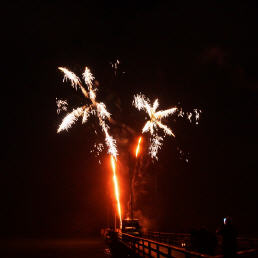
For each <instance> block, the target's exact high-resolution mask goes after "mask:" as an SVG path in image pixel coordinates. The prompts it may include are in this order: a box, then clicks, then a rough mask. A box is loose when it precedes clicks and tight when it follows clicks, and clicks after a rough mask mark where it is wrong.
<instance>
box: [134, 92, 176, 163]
mask: <svg viewBox="0 0 258 258" xmlns="http://www.w3.org/2000/svg"><path fill="white" fill-rule="evenodd" d="M133 105H134V106H135V107H136V108H137V109H138V110H144V111H145V112H146V113H147V114H148V115H149V120H148V121H147V122H146V124H145V125H144V127H143V129H142V133H145V132H148V131H149V132H150V134H151V137H152V139H151V145H150V147H149V153H150V155H151V157H152V158H153V157H155V158H156V159H157V152H158V150H159V149H160V148H161V146H162V141H163V138H162V137H161V136H159V135H158V134H157V131H158V128H160V129H162V130H163V132H164V134H165V135H166V134H168V135H170V136H174V137H175V134H174V133H173V132H172V130H171V129H170V128H169V127H168V126H166V125H164V124H163V123H162V121H161V120H162V118H165V117H168V116H170V115H172V114H174V113H175V112H176V111H177V108H176V107H173V108H170V109H167V110H162V111H156V110H157V108H158V106H159V101H158V99H156V100H155V101H154V103H153V105H152V106H151V104H150V100H149V99H148V98H147V97H146V96H144V95H143V94H138V95H135V96H134V100H133Z"/></svg>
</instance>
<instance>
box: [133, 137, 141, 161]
mask: <svg viewBox="0 0 258 258" xmlns="http://www.w3.org/2000/svg"><path fill="white" fill-rule="evenodd" d="M141 141H142V137H140V138H139V140H138V145H137V148H136V151H135V156H136V158H137V156H138V154H139V151H140V144H141Z"/></svg>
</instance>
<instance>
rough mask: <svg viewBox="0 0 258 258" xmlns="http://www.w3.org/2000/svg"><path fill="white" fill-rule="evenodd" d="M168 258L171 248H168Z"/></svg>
mask: <svg viewBox="0 0 258 258" xmlns="http://www.w3.org/2000/svg"><path fill="white" fill-rule="evenodd" d="M168 257H171V248H170V247H169V248H168Z"/></svg>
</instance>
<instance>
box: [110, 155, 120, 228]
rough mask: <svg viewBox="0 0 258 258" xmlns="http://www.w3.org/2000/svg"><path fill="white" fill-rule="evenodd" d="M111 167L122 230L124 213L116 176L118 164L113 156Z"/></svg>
mask: <svg viewBox="0 0 258 258" xmlns="http://www.w3.org/2000/svg"><path fill="white" fill-rule="evenodd" d="M111 166H112V170H113V182H114V186H115V197H116V202H117V212H118V216H119V220H120V228H122V212H121V206H120V198H119V188H118V181H117V176H116V162H115V159H114V157H113V156H111Z"/></svg>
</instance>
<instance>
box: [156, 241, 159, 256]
mask: <svg viewBox="0 0 258 258" xmlns="http://www.w3.org/2000/svg"><path fill="white" fill-rule="evenodd" d="M156 249H157V258H159V244H157V245H156Z"/></svg>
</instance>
